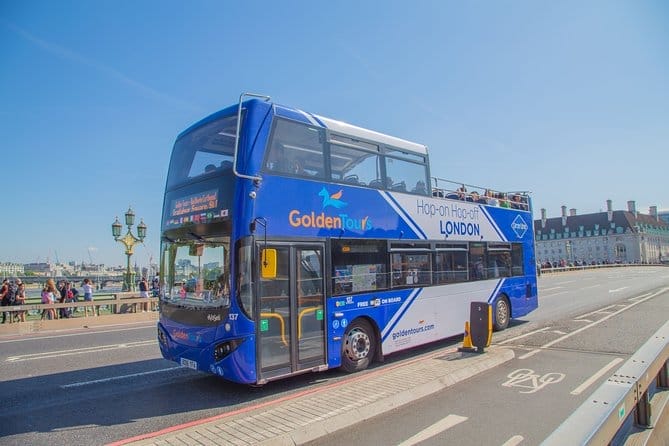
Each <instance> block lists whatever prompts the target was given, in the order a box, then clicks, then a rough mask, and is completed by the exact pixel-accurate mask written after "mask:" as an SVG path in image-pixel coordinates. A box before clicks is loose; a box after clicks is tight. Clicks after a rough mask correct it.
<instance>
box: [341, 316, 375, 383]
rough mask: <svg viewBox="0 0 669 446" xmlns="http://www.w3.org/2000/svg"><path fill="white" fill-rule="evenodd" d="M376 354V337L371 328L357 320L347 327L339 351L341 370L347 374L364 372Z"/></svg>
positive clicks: (366, 323)
mask: <svg viewBox="0 0 669 446" xmlns="http://www.w3.org/2000/svg"><path fill="white" fill-rule="evenodd" d="M375 354H376V336H375V335H374V330H373V329H372V326H371V325H370V324H369V322H367V321H366V320H364V319H358V320H356V321H354V322H353V323H352V324H351V325H349V326H348V329H347V330H346V334H345V335H344V342H343V344H342V350H341V368H342V369H344V371H346V372H348V373H353V372H359V371H360V370H365V369H366V368H367V367H369V365H370V364H371V363H372V359H373V358H374V355H375Z"/></svg>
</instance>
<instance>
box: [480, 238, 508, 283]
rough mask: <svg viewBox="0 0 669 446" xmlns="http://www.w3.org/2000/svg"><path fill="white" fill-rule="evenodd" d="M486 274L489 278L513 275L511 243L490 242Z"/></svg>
mask: <svg viewBox="0 0 669 446" xmlns="http://www.w3.org/2000/svg"><path fill="white" fill-rule="evenodd" d="M486 276H487V277H489V278H498V277H510V276H511V245H510V244H509V243H494V242H491V243H488V255H487V264H486Z"/></svg>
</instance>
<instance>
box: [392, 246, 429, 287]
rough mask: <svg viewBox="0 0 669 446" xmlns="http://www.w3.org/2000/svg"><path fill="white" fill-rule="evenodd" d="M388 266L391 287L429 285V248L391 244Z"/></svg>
mask: <svg viewBox="0 0 669 446" xmlns="http://www.w3.org/2000/svg"><path fill="white" fill-rule="evenodd" d="M390 251H391V255H390V265H391V269H392V281H393V282H392V284H393V287H394V288H396V287H404V286H414V285H430V283H431V282H432V268H431V265H430V263H431V261H430V257H431V255H430V251H429V246H428V245H425V246H420V245H416V244H411V246H409V245H408V244H392V245H391V247H390Z"/></svg>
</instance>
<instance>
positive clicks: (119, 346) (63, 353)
mask: <svg viewBox="0 0 669 446" xmlns="http://www.w3.org/2000/svg"><path fill="white" fill-rule="evenodd" d="M157 343H158V341H157V340H153V339H152V340H146V341H137V342H126V343H123V344H110V345H97V346H95V347H84V348H75V349H71V350H59V351H53V352H42V353H31V354H28V355H19V356H9V357H8V358H7V362H22V361H34V360H36V359H48V358H60V357H62V356H72V355H84V354H86V353H97V352H101V351H108V350H120V349H123V348H136V347H146V346H148V345H154V344H157Z"/></svg>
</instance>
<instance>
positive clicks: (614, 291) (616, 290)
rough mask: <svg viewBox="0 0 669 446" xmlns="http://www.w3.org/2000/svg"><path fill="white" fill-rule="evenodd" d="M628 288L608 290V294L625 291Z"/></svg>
mask: <svg viewBox="0 0 669 446" xmlns="http://www.w3.org/2000/svg"><path fill="white" fill-rule="evenodd" d="M627 288H629V287H628V286H624V287H622V288H616V289H615V290H609V293H617V292H618V291H622V290H626V289H627Z"/></svg>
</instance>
